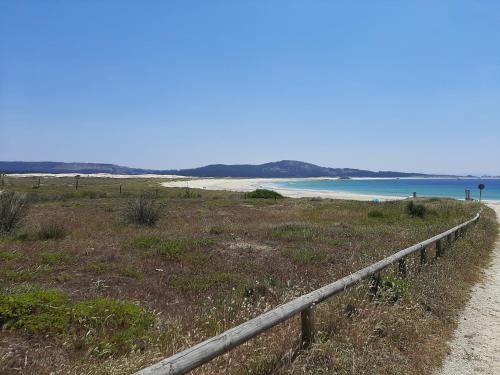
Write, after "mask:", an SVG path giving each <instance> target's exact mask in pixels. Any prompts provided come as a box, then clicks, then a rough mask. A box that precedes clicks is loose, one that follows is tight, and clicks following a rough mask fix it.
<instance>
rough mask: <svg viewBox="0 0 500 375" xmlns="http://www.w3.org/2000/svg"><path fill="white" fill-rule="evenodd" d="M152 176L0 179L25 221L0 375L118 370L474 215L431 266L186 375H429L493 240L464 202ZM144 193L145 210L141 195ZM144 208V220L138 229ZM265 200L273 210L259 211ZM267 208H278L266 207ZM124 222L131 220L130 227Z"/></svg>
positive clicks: (487, 220)
mask: <svg viewBox="0 0 500 375" xmlns="http://www.w3.org/2000/svg"><path fill="white" fill-rule="evenodd" d="M161 182H162V181H161V179H160V180H159V179H150V180H149V179H111V178H80V179H79V181H78V190H76V186H75V185H76V180H75V179H74V178H42V179H41V180H40V181H38V179H37V178H12V177H7V178H5V184H4V186H2V187H0V189H1V190H4V191H15V192H20V193H23V194H26V201H27V206H26V216H25V218H24V219H23V220H22V221H21V222H20V223H19V225H18V226H17V228H15V229H14V230H10V231H5V233H2V234H0V325H1V326H2V330H1V331H0V372H1V373H2V374H50V373H54V374H75V373H76V374H129V373H132V372H133V371H135V370H138V369H140V368H142V367H145V366H147V365H149V364H152V363H154V362H155V361H158V360H160V359H162V358H165V357H167V356H170V355H172V354H174V353H176V352H178V351H179V350H182V349H184V348H187V347H189V346H191V345H193V344H195V343H197V342H199V341H201V340H203V339H206V338H208V337H211V336H213V335H216V334H218V333H221V332H223V331H224V330H226V329H228V328H230V327H233V326H234V325H237V324H239V323H241V322H244V321H246V320H248V319H250V318H252V317H255V316H257V315H258V314H260V313H262V312H265V311H267V310H269V309H270V308H272V307H274V306H277V305H279V304H280V303H283V302H286V301H288V300H290V299H292V298H294V297H296V296H299V295H301V294H304V293H306V292H309V291H311V290H313V289H316V288H318V287H320V286H322V285H324V284H327V283H329V282H332V281H334V280H336V279H338V278H340V277H342V276H345V275H347V274H349V273H351V272H353V271H356V270H358V269H360V268H362V267H364V266H366V265H368V264H370V263H373V262H374V261H377V260H380V259H382V258H383V257H385V256H387V255H389V254H392V253H394V252H395V251H397V250H399V249H402V248H404V247H407V246H409V245H411V244H414V243H416V242H419V241H421V240H424V239H426V238H428V237H430V236H433V235H435V234H438V233H440V232H442V231H444V230H446V229H448V228H450V227H452V226H454V225H456V224H458V223H461V222H463V221H465V220H467V219H470V218H472V217H473V216H474V215H475V214H476V213H477V212H478V211H479V210H480V209H481V208H483V209H484V213H483V216H482V218H481V220H480V222H479V223H478V224H477V225H476V226H474V227H472V228H471V229H470V230H468V231H467V232H466V234H465V236H464V237H462V238H460V239H459V240H458V241H457V242H455V243H454V244H453V245H452V247H451V248H450V247H445V252H444V255H443V256H442V257H441V258H439V259H435V258H434V257H433V252H432V250H431V251H429V260H428V263H427V264H426V265H424V266H421V265H420V262H419V259H418V258H417V257H416V256H415V258H412V259H410V261H409V263H408V274H407V276H406V277H402V276H400V275H398V274H397V269H396V267H394V269H390V270H388V271H387V272H385V273H384V275H383V279H382V287H381V288H380V289H379V293H378V294H377V295H376V296H371V295H369V294H368V289H369V288H368V284H367V283H360V284H359V286H358V287H355V288H353V289H351V290H349V291H347V292H346V293H344V294H342V295H339V296H336V297H334V298H332V299H331V300H329V301H328V302H325V303H323V304H320V305H319V306H317V307H316V320H317V329H318V335H317V339H316V341H315V343H314V344H313V345H312V346H311V347H310V348H309V349H307V350H299V349H298V348H299V336H300V334H299V330H300V328H299V327H300V324H299V318H297V319H292V320H289V321H288V322H286V323H283V324H281V325H279V326H277V327H275V328H273V329H272V330H270V331H269V332H267V333H265V334H263V335H261V336H259V337H258V338H256V339H253V340H251V341H250V342H248V343H246V344H244V345H242V346H241V347H239V348H237V349H235V350H233V351H231V352H229V353H228V354H226V355H223V356H221V357H220V358H218V359H216V360H214V361H212V362H211V363H209V364H207V365H205V366H203V367H201V368H199V369H197V370H195V371H194V373H196V374H221V373H225V374H274V373H276V374H303V373H312V374H429V373H431V372H432V370H433V369H434V368H436V367H437V366H438V365H439V364H440V363H441V362H442V360H443V359H444V357H445V356H446V353H447V346H446V342H447V340H448V338H449V337H450V335H451V332H452V331H453V328H454V327H455V325H456V317H457V315H458V313H459V312H460V309H461V308H462V307H463V305H464V303H465V302H466V301H467V298H468V295H469V290H470V287H471V285H472V284H473V283H474V282H476V281H477V280H478V279H479V278H480V277H481V273H480V270H481V268H482V267H483V266H484V265H485V264H486V263H487V262H488V257H489V253H490V252H491V250H492V248H493V243H494V240H495V237H496V233H497V225H496V220H495V215H494V213H493V212H492V210H490V209H488V208H486V207H484V206H482V205H481V204H479V203H477V202H458V201H453V200H446V199H422V200H419V201H418V202H417V203H416V204H418V206H417V207H420V208H418V209H417V211H418V214H415V206H413V208H410V207H409V206H408V203H407V202H406V201H396V202H383V203H372V202H357V201H343V200H330V199H316V198H303V199H290V198H281V197H276V196H274V195H272V194H268V193H265V192H258V193H256V194H242V193H234V192H216V191H206V190H192V189H188V188H163V187H161V186H160V185H159V183H161ZM141 197H142V198H141ZM144 197H147V199H149V200H150V201H151V202H152V203H151V204H154V210H155V211H154V212H155V213H157V215H158V216H157V217H156V218H155V220H154V221H151V222H150V221H148V220H146V221H143V222H142V224H144V225H141V222H140V221H139V223H138V224H137V223H135V221H134V219H133V218H134V216H133V215H132V214H131V209H133V207H134V204H136V203H134V202H138V200H140V199H143V198H144ZM267 198H271V199H267ZM277 198H279V199H277ZM131 218H132V219H131Z"/></svg>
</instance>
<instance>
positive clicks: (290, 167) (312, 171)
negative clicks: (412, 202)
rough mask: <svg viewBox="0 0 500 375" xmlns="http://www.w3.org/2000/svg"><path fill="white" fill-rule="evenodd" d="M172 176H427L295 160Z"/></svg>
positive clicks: (183, 171) (221, 166) (218, 167)
mask: <svg viewBox="0 0 500 375" xmlns="http://www.w3.org/2000/svg"><path fill="white" fill-rule="evenodd" d="M172 174H180V175H183V176H199V177H342V176H349V177H411V176H425V175H423V174H418V173H404V172H391V171H380V172H373V171H368V170H362V169H352V168H328V167H320V166H318V165H315V164H310V163H304V162H301V161H294V160H282V161H277V162H273V163H266V164H260V165H251V164H240V165H225V164H213V165H207V166H205V167H200V168H193V169H181V170H175V171H172Z"/></svg>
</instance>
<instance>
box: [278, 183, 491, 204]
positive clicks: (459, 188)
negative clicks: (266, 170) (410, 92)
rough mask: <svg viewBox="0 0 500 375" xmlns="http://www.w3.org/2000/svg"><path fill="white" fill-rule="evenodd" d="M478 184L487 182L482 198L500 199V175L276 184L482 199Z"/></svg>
mask: <svg viewBox="0 0 500 375" xmlns="http://www.w3.org/2000/svg"><path fill="white" fill-rule="evenodd" d="M479 184H484V185H485V186H486V188H485V189H484V190H483V199H487V200H500V179H493V178H491V179H490V178H483V179H472V178H470V179H469V178H464V179H452V178H446V179H445V178H443V179H396V178H394V179H393V178H387V179H377V180H297V181H287V182H278V183H274V184H273V185H274V186H276V187H281V188H285V189H306V190H327V191H339V192H348V193H357V194H364V195H373V198H376V197H377V196H400V197H408V196H410V195H412V193H413V192H414V191H415V192H417V196H419V197H449V198H457V199H464V197H465V189H469V190H470V191H471V196H472V198H475V199H479V189H478V188H477V187H478V185H479Z"/></svg>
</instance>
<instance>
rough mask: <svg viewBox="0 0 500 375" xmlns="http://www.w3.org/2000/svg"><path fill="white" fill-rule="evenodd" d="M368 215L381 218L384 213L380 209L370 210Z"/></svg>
mask: <svg viewBox="0 0 500 375" xmlns="http://www.w3.org/2000/svg"><path fill="white" fill-rule="evenodd" d="M368 217H371V218H381V217H384V213H383V212H382V211H380V210H370V211H368Z"/></svg>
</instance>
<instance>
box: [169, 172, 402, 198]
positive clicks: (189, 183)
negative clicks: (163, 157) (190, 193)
mask: <svg viewBox="0 0 500 375" xmlns="http://www.w3.org/2000/svg"><path fill="white" fill-rule="evenodd" d="M336 179H337V178H334V177H330V178H329V177H311V178H199V179H191V180H184V181H172V182H164V183H162V184H161V185H162V186H164V187H190V188H195V189H206V190H224V191H237V192H247V191H252V190H255V189H261V188H262V189H265V188H270V189H272V190H274V191H276V192H278V193H280V194H282V195H284V196H286V197H290V198H315V197H319V198H331V199H350V200H360V201H371V200H373V199H378V200H379V201H389V200H399V199H404V198H406V197H402V196H401V197H399V196H386V195H368V194H356V193H349V192H338V191H326V190H307V189H286V188H282V187H276V186H274V185H273V184H275V183H277V182H287V181H298V180H300V181H308V180H309V181H311V180H336Z"/></svg>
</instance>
